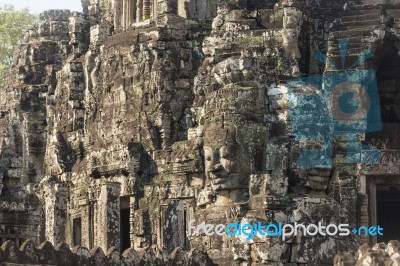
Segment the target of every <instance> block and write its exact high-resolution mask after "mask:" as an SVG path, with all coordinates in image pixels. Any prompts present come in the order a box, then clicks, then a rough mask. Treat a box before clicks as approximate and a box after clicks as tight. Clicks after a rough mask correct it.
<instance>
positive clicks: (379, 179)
mask: <svg viewBox="0 0 400 266" xmlns="http://www.w3.org/2000/svg"><path fill="white" fill-rule="evenodd" d="M366 185H367V187H366V188H367V191H366V192H367V197H368V202H367V204H368V216H369V219H368V220H369V222H368V223H369V224H368V226H375V225H377V223H378V215H377V197H376V187H377V186H379V185H390V186H400V176H399V175H393V174H388V175H369V176H366ZM377 239H378V237H377V236H369V239H368V240H369V243H370V244H371V245H374V244H376V243H377Z"/></svg>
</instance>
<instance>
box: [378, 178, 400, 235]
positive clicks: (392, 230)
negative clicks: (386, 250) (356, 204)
mask: <svg viewBox="0 0 400 266" xmlns="http://www.w3.org/2000/svg"><path fill="white" fill-rule="evenodd" d="M376 211H377V223H378V224H377V225H379V226H381V227H382V228H383V236H380V235H378V236H377V237H378V238H377V241H378V243H380V242H385V243H388V242H389V241H390V240H400V228H399V221H400V186H398V185H397V186H395V185H377V186H376Z"/></svg>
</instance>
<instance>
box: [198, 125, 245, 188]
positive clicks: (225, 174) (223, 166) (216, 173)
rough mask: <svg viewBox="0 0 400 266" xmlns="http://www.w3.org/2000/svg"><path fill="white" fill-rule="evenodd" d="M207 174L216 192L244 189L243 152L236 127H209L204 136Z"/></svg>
mask: <svg viewBox="0 0 400 266" xmlns="http://www.w3.org/2000/svg"><path fill="white" fill-rule="evenodd" d="M204 160H205V172H206V177H207V180H208V182H210V183H211V184H212V186H213V187H214V189H215V190H222V189H235V188H243V186H245V185H244V183H243V182H242V181H243V179H244V176H245V173H244V172H245V167H243V165H244V164H243V162H244V158H243V152H241V148H240V146H239V144H238V143H237V142H236V130H235V128H234V127H225V128H221V127H217V126H209V127H208V128H207V129H206V132H205V135H204Z"/></svg>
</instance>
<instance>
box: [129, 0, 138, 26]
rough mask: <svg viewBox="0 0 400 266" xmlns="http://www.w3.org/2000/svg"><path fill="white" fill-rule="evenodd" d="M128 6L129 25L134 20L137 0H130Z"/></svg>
mask: <svg viewBox="0 0 400 266" xmlns="http://www.w3.org/2000/svg"><path fill="white" fill-rule="evenodd" d="M130 1H131V2H130V6H129V12H130V13H129V26H130V25H131V24H132V23H134V22H136V2H137V0H130Z"/></svg>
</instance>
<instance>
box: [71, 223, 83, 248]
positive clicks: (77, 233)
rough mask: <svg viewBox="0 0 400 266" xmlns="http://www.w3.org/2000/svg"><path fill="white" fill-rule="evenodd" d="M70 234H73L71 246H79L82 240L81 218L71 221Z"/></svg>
mask: <svg viewBox="0 0 400 266" xmlns="http://www.w3.org/2000/svg"><path fill="white" fill-rule="evenodd" d="M72 233H73V244H74V246H80V245H81V239H82V221H81V218H75V219H74V220H73V221H72Z"/></svg>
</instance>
